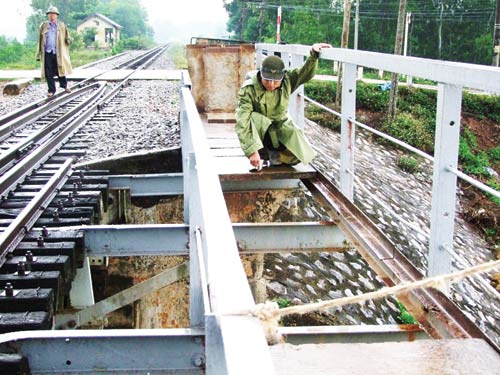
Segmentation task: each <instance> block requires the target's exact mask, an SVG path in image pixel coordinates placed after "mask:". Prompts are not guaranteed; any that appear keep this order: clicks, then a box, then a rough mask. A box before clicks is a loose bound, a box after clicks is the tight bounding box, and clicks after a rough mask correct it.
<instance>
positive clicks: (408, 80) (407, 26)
mask: <svg viewBox="0 0 500 375" xmlns="http://www.w3.org/2000/svg"><path fill="white" fill-rule="evenodd" d="M410 23H411V12H409V13H406V24H405V44H404V51H403V55H404V56H406V55H407V52H408V32H409V30H410ZM406 83H407V84H408V85H411V84H412V83H413V77H412V76H406Z"/></svg>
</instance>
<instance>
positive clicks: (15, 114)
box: [0, 51, 151, 126]
mask: <svg viewBox="0 0 500 375" xmlns="http://www.w3.org/2000/svg"><path fill="white" fill-rule="evenodd" d="M150 52H151V51H148V52H147V53H150ZM120 55H121V54H120ZM144 55H145V54H144ZM144 55H141V56H139V58H143V57H144ZM117 56H119V55H115V56H112V57H113V58H115V57H117ZM108 59H109V58H108ZM137 59H138V58H137V57H134V58H133V59H130V60H129V61H126V62H124V63H122V64H120V65H118V66H116V67H115V68H113V69H111V70H115V69H120V68H122V67H124V66H127V65H130V64H131V63H133V62H135V61H136V60H137ZM104 60H106V59H104ZM98 62H102V60H100V61H97V62H95V63H96V64H97V63H98ZM80 68H82V67H80ZM102 74H104V73H102V72H99V73H96V74H94V75H93V76H91V77H89V78H87V79H85V80H83V81H80V82H78V83H76V84H74V85H73V86H72V88H73V89H76V88H79V87H83V86H85V85H86V84H88V83H90V82H91V81H93V80H94V79H96V78H97V77H99V76H100V75H102ZM67 95H68V94H66V93H65V92H64V91H61V92H57V93H55V94H54V96H52V97H51V98H43V99H40V100H37V101H35V102H32V103H28V104H26V105H24V106H22V107H21V108H19V109H17V110H14V111H12V112H9V113H7V114H6V115H4V116H1V117H0V126H2V125H4V124H7V123H8V122H10V121H12V120H15V119H16V118H18V117H20V116H22V115H25V114H27V113H29V112H31V111H33V110H35V109H37V108H39V107H40V106H43V105H45V104H47V103H50V102H53V101H54V100H57V99H59V98H61V97H64V98H65V97H67Z"/></svg>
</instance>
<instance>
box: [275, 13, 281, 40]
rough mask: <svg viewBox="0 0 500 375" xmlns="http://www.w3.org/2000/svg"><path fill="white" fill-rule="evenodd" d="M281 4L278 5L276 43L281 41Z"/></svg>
mask: <svg viewBox="0 0 500 375" xmlns="http://www.w3.org/2000/svg"><path fill="white" fill-rule="evenodd" d="M280 28H281V6H279V7H278V18H277V20H276V43H277V44H280V43H281V30H280Z"/></svg>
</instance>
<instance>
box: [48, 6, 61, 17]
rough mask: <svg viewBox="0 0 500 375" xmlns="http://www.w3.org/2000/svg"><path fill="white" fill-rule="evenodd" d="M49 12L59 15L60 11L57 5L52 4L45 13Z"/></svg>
mask: <svg viewBox="0 0 500 375" xmlns="http://www.w3.org/2000/svg"><path fill="white" fill-rule="evenodd" d="M49 13H55V14H57V15H59V11H58V10H57V7H55V6H53V5H51V6H50V7H49V9H47V12H45V14H49Z"/></svg>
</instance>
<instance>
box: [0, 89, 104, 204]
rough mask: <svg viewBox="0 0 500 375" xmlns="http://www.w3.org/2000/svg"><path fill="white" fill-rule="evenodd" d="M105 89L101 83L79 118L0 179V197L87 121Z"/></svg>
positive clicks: (96, 107) (95, 109)
mask: <svg viewBox="0 0 500 375" xmlns="http://www.w3.org/2000/svg"><path fill="white" fill-rule="evenodd" d="M105 88H106V83H101V87H100V88H99V89H98V90H97V91H96V92H95V93H94V95H93V96H92V98H90V99H89V100H88V101H87V102H86V104H87V106H88V108H87V109H86V110H85V112H83V113H82V114H81V116H79V117H77V118H76V119H74V120H73V121H71V122H70V124H69V125H68V126H66V127H64V129H63V130H62V131H60V132H57V134H56V135H55V136H54V137H52V138H51V139H49V140H48V141H46V142H45V143H44V144H43V145H42V146H41V147H39V148H38V149H37V150H35V151H34V152H32V153H31V154H30V155H28V156H27V157H26V158H24V159H23V160H22V161H20V162H19V163H18V164H16V165H15V166H14V167H13V168H11V169H10V170H9V171H7V172H6V173H5V174H4V175H3V176H2V177H1V178H0V195H2V196H5V194H7V192H8V191H9V190H11V189H12V188H13V187H14V186H15V185H16V184H17V183H19V182H21V181H22V180H23V179H24V178H25V176H26V175H28V174H29V173H31V172H32V171H33V170H35V169H36V168H38V167H39V166H40V165H42V164H43V163H44V162H45V161H46V160H48V159H49V158H50V157H51V156H52V155H51V154H52V153H51V150H53V149H55V148H58V147H59V146H60V145H61V144H62V143H63V142H64V141H65V139H66V138H67V137H69V136H70V135H71V134H73V133H74V132H75V131H76V130H77V128H78V127H79V126H80V125H81V124H82V123H84V122H85V121H87V120H88V119H89V118H90V116H92V115H93V114H94V113H95V112H96V111H97V110H98V105H97V104H96V103H97V101H98V100H99V98H100V97H101V95H102V94H103V92H104V90H105ZM54 133H56V131H54Z"/></svg>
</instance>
